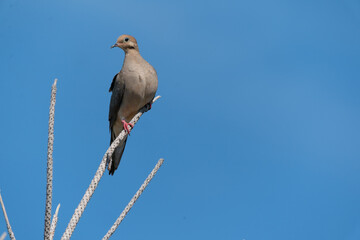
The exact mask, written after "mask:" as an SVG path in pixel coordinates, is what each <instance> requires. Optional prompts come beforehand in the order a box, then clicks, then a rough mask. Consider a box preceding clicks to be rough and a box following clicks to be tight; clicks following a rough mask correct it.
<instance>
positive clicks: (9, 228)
mask: <svg viewBox="0 0 360 240" xmlns="http://www.w3.org/2000/svg"><path fill="white" fill-rule="evenodd" d="M0 204H1V208H2V210H3V213H4V217H5V222H6V227H7V229H8V233H9V236H10V239H11V240H15V235H14V233H13V231H12V229H11V225H10V222H9V219H8V216H7V214H6V210H5V205H4V202H3V200H2V197H1V193H0Z"/></svg>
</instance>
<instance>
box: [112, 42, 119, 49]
mask: <svg viewBox="0 0 360 240" xmlns="http://www.w3.org/2000/svg"><path fill="white" fill-rule="evenodd" d="M114 47H118V45H117V43H115V44H114V45H112V46H111V47H110V48H114Z"/></svg>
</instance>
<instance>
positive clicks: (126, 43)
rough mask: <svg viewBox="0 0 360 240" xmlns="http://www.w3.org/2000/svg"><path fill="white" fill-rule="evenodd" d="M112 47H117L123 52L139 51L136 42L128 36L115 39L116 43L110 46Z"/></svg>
mask: <svg viewBox="0 0 360 240" xmlns="http://www.w3.org/2000/svg"><path fill="white" fill-rule="evenodd" d="M114 47H119V48H121V49H122V50H124V51H125V52H127V51H129V50H130V49H135V50H136V51H139V47H138V44H137V42H136V39H135V38H134V37H133V36H130V35H121V36H120V37H119V38H118V39H117V41H116V43H115V44H114V45H112V46H111V48H114Z"/></svg>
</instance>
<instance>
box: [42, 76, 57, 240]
mask: <svg viewBox="0 0 360 240" xmlns="http://www.w3.org/2000/svg"><path fill="white" fill-rule="evenodd" d="M56 83H57V79H55V81H54V83H53V85H52V87H51V100H50V110H49V130H48V149H47V171H46V179H47V182H46V203H45V226H44V240H49V239H50V223H51V205H52V183H53V146H54V120H55V102H56Z"/></svg>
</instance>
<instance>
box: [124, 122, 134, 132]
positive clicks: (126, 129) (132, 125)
mask: <svg viewBox="0 0 360 240" xmlns="http://www.w3.org/2000/svg"><path fill="white" fill-rule="evenodd" d="M121 122H122V123H123V126H124V129H125V131H127V133H128V134H129V135H130V131H131V130H130V129H129V125H130V126H131V128H134V124H132V123H127V122H126V121H125V120H121Z"/></svg>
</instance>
